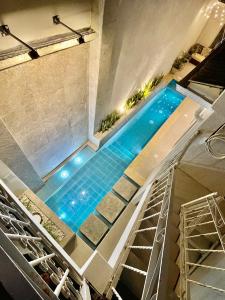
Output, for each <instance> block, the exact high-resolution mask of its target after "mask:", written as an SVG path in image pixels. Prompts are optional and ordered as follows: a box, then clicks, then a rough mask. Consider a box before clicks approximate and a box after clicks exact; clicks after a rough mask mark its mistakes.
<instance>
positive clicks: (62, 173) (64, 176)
mask: <svg viewBox="0 0 225 300" xmlns="http://www.w3.org/2000/svg"><path fill="white" fill-rule="evenodd" d="M60 176H61V177H62V178H67V177H68V176H69V172H68V171H66V170H64V171H62V172H61V173H60Z"/></svg>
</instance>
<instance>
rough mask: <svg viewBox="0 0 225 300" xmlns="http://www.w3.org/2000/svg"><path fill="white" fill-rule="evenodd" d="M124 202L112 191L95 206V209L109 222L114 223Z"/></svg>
mask: <svg viewBox="0 0 225 300" xmlns="http://www.w3.org/2000/svg"><path fill="white" fill-rule="evenodd" d="M124 207H125V204H124V203H123V202H122V201H121V200H120V199H119V198H118V197H117V196H116V195H115V194H113V193H112V192H109V193H108V194H107V195H106V196H105V197H104V198H103V199H102V201H101V202H100V203H99V204H98V206H97V207H96V210H97V211H98V212H99V213H100V214H101V215H102V216H103V217H104V218H105V219H106V220H107V221H108V222H109V223H114V222H115V220H116V219H117V218H118V216H119V215H120V213H121V212H122V210H123V209H124Z"/></svg>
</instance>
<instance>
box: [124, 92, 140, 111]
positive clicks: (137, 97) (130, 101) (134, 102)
mask: <svg viewBox="0 0 225 300" xmlns="http://www.w3.org/2000/svg"><path fill="white" fill-rule="evenodd" d="M143 98H144V91H143V90H141V89H140V90H138V91H137V92H136V93H135V94H134V95H133V96H132V97H130V98H129V99H127V101H126V104H125V107H126V109H131V108H132V107H134V106H135V105H137V104H138V102H140V101H141V100H142V99H143Z"/></svg>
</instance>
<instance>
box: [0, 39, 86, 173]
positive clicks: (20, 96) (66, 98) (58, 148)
mask: <svg viewBox="0 0 225 300" xmlns="http://www.w3.org/2000/svg"><path fill="white" fill-rule="evenodd" d="M88 54H89V44H83V45H80V46H78V47H73V48H69V49H67V50H64V51H60V52H56V53H54V54H51V55H48V56H45V57H41V58H39V59H37V60H33V61H31V62H28V63H24V64H21V65H18V66H15V67H13V68H10V69H7V70H4V71H1V72H0V90H1V97H0V120H1V121H2V122H3V123H4V125H5V126H6V128H7V129H8V130H9V132H10V133H11V135H12V137H13V138H14V140H15V141H16V142H17V143H18V146H19V147H20V148H21V149H22V151H23V152H24V153H25V155H26V157H27V159H28V160H29V161H30V162H31V164H32V165H33V167H34V169H35V171H36V172H37V173H38V174H39V176H44V175H46V174H47V173H48V172H50V171H51V170H52V169H54V168H55V167H56V166H57V165H58V164H60V163H61V162H62V161H63V160H64V159H66V158H67V157H68V156H69V155H70V154H71V153H72V152H73V151H74V150H76V149H77V148H78V147H79V146H80V145H81V144H83V143H84V142H85V141H86V140H87V136H88V112H87V95H88V73H87V70H88ZM9 155H11V153H9ZM17 175H18V176H19V174H17Z"/></svg>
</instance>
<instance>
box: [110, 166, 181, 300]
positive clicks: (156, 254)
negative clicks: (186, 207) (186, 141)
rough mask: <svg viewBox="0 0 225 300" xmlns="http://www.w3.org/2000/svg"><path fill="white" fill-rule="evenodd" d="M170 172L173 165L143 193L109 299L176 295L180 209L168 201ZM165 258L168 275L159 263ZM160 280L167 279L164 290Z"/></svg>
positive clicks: (172, 170)
mask: <svg viewBox="0 0 225 300" xmlns="http://www.w3.org/2000/svg"><path fill="white" fill-rule="evenodd" d="M173 175H174V167H172V168H171V169H169V170H168V171H165V172H164V173H163V174H162V175H161V176H159V177H158V178H157V180H155V182H154V183H153V185H152V188H151V190H150V191H149V193H148V196H147V197H146V205H145V206H144V207H143V212H142V214H141V217H140V218H139V220H138V222H137V227H136V229H135V230H134V232H133V236H134V237H133V239H132V238H131V241H132V242H131V243H128V245H127V254H126V255H125V257H123V263H121V264H120V265H119V267H118V270H117V272H119V273H120V276H119V280H118V282H117V283H116V284H115V282H114V283H113V284H114V286H112V291H113V293H114V295H113V297H112V299H127V300H128V299H129V300H131V299H154V298H155V299H165V298H163V294H164V293H166V295H169V298H167V299H176V298H174V297H175V293H174V289H175V286H176V283H177V280H178V277H179V268H178V266H177V265H176V259H177V256H178V254H179V247H178V245H177V244H176V241H177V239H178V236H179V230H178V225H179V210H178V209H177V208H175V207H173V205H172V202H171V201H170V199H171V191H172V182H173ZM168 246H169V247H168ZM165 254H166V255H165ZM164 261H165V263H166V264H167V267H169V269H170V270H171V271H172V276H170V277H169V276H168V278H166V277H167V276H165V273H164V272H163V269H162V265H163V267H164V268H165V267H166V265H165V263H164ZM162 280H163V281H165V283H166V284H165V292H162V290H161V288H160V282H161V281H162ZM152 297H153V298H152ZM157 297H158V298H157Z"/></svg>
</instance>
